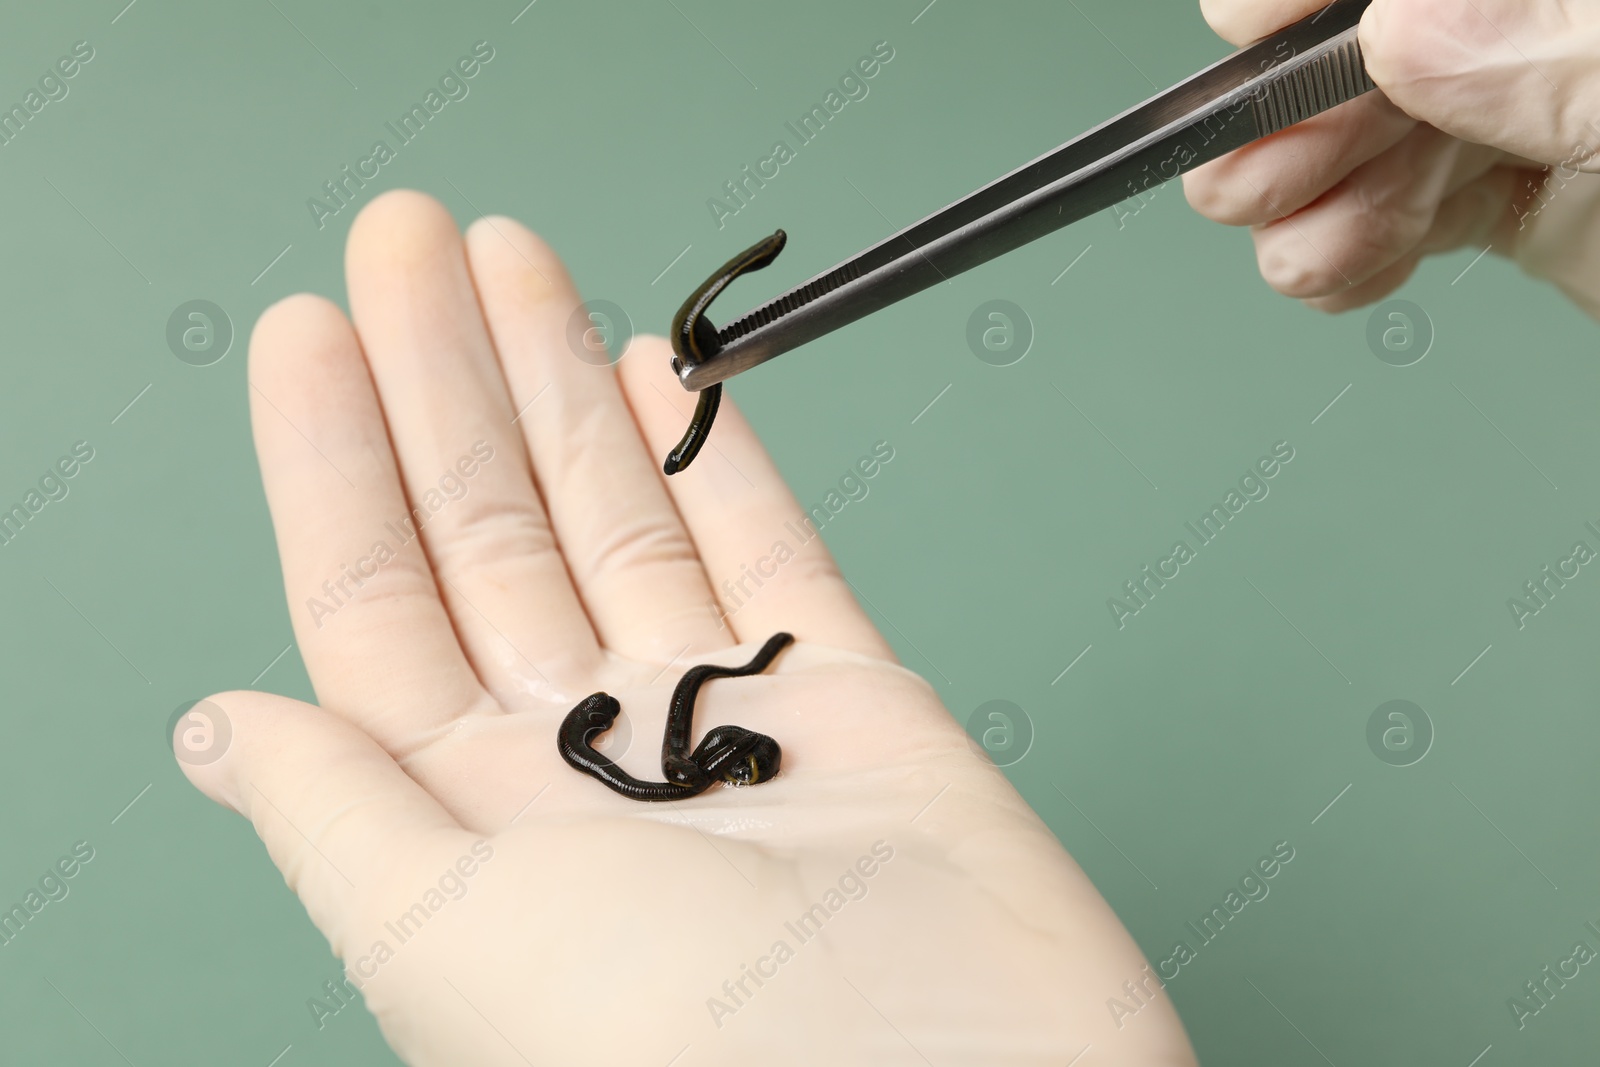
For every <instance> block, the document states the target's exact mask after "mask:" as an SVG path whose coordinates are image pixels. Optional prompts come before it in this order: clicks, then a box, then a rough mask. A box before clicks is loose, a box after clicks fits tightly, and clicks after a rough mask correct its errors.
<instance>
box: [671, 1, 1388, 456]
mask: <svg viewBox="0 0 1600 1067" xmlns="http://www.w3.org/2000/svg"><path fill="white" fill-rule="evenodd" d="M1370 2H1371V0H1333V2H1332V3H1330V4H1328V6H1327V7H1325V8H1323V9H1322V10H1321V11H1320V12H1318V13H1317V14H1315V15H1312V16H1309V17H1307V18H1305V19H1302V20H1301V21H1299V22H1297V23H1295V24H1294V25H1292V26H1290V27H1288V28H1287V29H1284V30H1282V31H1280V32H1279V33H1276V34H1274V35H1272V36H1270V37H1267V38H1265V39H1263V40H1261V41H1258V42H1257V43H1255V44H1253V45H1251V46H1249V47H1248V48H1244V49H1241V50H1240V51H1238V52H1235V53H1234V54H1233V55H1231V56H1229V57H1227V58H1226V59H1223V60H1221V61H1219V62H1217V63H1215V64H1213V65H1211V66H1210V67H1207V68H1206V69H1205V70H1202V71H1201V72H1200V73H1198V74H1196V75H1194V76H1193V77H1191V78H1189V79H1188V80H1186V81H1183V82H1181V83H1179V84H1178V85H1176V86H1174V87H1173V88H1171V89H1168V90H1167V91H1166V92H1164V93H1161V94H1160V95H1158V96H1155V97H1152V98H1151V99H1150V100H1147V101H1146V102H1144V103H1143V104H1140V105H1138V106H1137V107H1135V108H1132V109H1131V110H1129V111H1125V112H1123V113H1122V114H1121V115H1118V116H1117V117H1116V118H1113V119H1111V120H1110V121H1108V122H1106V123H1104V124H1102V125H1100V126H1098V127H1096V128H1095V129H1092V130H1090V131H1089V132H1088V133H1085V134H1083V135H1082V136H1080V137H1078V138H1076V139H1074V140H1072V141H1068V142H1067V143H1066V144H1064V145H1062V146H1061V147H1059V148H1057V149H1055V150H1054V151H1052V152H1049V153H1047V154H1046V155H1043V156H1040V157H1039V158H1038V159H1035V160H1034V161H1033V162H1031V163H1028V164H1026V165H1024V166H1022V167H1019V168H1017V169H1016V170H1014V171H1012V172H1011V173H1009V174H1006V175H1004V176H1003V177H1001V178H998V179H996V180H995V181H993V182H991V183H989V184H988V185H986V186H984V187H983V188H981V189H979V190H977V191H976V192H974V193H972V194H971V195H969V196H967V197H964V198H963V199H961V200H958V201H956V202H955V203H953V204H951V205H949V206H948V207H946V208H944V209H943V210H940V211H937V212H935V213H934V214H932V215H929V216H928V217H927V218H925V219H923V220H921V221H920V222H917V223H914V224H913V225H911V226H908V227H906V228H905V229H903V230H901V231H900V232H899V233H897V234H894V235H893V236H891V237H887V238H885V239H884V240H882V241H880V242H878V243H877V244H875V245H873V246H872V247H870V248H868V249H866V250H865V251H863V252H861V253H859V254H857V255H855V256H852V257H851V258H850V259H847V260H845V261H844V262H843V263H840V264H839V265H838V266H836V267H834V268H833V269H831V270H828V271H825V272H824V273H822V274H819V275H817V276H816V277H814V278H812V279H810V280H809V281H807V282H804V283H803V284H801V285H798V286H796V287H795V288H793V289H791V290H789V291H788V292H786V293H783V294H782V295H780V296H778V297H776V298H774V299H772V300H770V301H768V302H766V303H764V304H761V305H760V306H758V307H756V308H754V309H753V310H751V311H749V312H747V313H746V314H744V315H741V316H740V317H739V318H737V319H734V320H733V321H731V322H729V323H727V324H726V325H724V326H723V327H721V328H720V329H718V328H716V327H714V326H712V325H711V323H710V322H709V321H708V320H707V319H706V318H705V314H706V311H707V310H708V308H709V306H710V304H711V302H712V300H714V299H715V298H716V297H717V295H718V294H720V293H721V292H722V291H723V289H725V288H726V287H727V285H728V284H729V283H730V282H731V281H733V279H734V278H736V277H738V276H739V275H740V274H743V273H745V272H747V271H752V270H759V269H761V268H762V267H765V266H766V265H768V264H769V263H771V262H772V261H773V260H774V259H775V258H776V257H777V255H778V253H779V252H780V251H782V249H783V245H784V241H785V235H784V232H783V231H782V230H779V231H778V232H777V233H776V234H774V235H773V236H771V237H768V238H765V239H763V240H762V241H761V242H759V243H757V244H756V245H754V246H752V247H751V248H749V249H747V250H746V251H744V252H742V253H740V254H739V255H738V256H736V257H734V258H733V259H732V260H729V261H728V263H727V264H725V265H724V266H723V268H722V269H721V270H720V271H718V272H717V273H716V274H714V275H712V277H711V278H710V279H708V280H707V281H706V283H705V284H704V285H702V286H701V287H700V289H698V290H697V291H696V292H695V294H694V295H693V296H691V297H690V298H689V300H688V301H687V302H686V303H685V304H684V305H683V308H682V309H680V311H679V312H678V315H677V318H676V319H675V320H674V322H673V328H672V345H673V352H674V358H673V362H672V368H673V371H674V372H675V373H676V374H677V376H678V380H679V381H680V382H681V383H682V385H683V387H684V388H685V389H687V390H690V391H698V392H700V394H701V396H700V404H699V406H698V407H697V409H696V411H695V419H694V421H693V423H691V425H690V427H689V431H688V433H686V434H685V436H684V439H683V442H682V443H680V445H679V446H678V448H677V449H675V450H674V451H673V453H672V456H671V457H669V458H668V461H667V473H668V474H672V473H674V472H675V471H677V470H681V469H683V468H684V467H686V466H688V464H689V462H690V461H691V460H692V459H693V458H694V455H695V453H697V452H698V451H699V448H700V446H701V445H702V444H703V443H704V441H705V434H706V432H707V431H708V430H709V429H710V422H711V418H712V416H714V415H715V413H716V405H717V400H718V398H719V396H720V392H721V383H722V382H723V381H726V380H727V379H728V378H730V377H732V376H733V375H735V374H739V373H742V372H743V371H746V370H749V369H750V368H751V367H754V366H756V365H758V364H761V363H765V362H766V361H767V360H769V359H772V358H774V357H775V356H780V355H782V354H783V353H785V352H788V351H790V350H791V349H794V348H797V347H799V346H800V345H803V344H805V343H806V342H808V341H813V340H816V339H817V338H818V337H821V336H822V335H824V334H827V333H830V332H832V331H833V330H837V329H839V328H840V327H841V326H845V325H847V324H849V323H851V322H854V321H855V320H857V319H859V318H862V317H864V316H866V315H870V314H872V313H873V312H874V311H879V310H881V309H883V308H885V307H887V306H889V305H890V304H893V303H895V302H896V301H899V300H904V299H905V298H906V297H908V296H911V295H912V294H914V293H918V292H921V291H922V290H923V289H926V288H928V287H930V286H933V285H937V284H938V283H939V282H942V281H948V280H949V279H950V278H952V277H954V276H955V275H957V274H960V273H961V272H962V271H966V270H970V269H972V268H973V267H976V266H978V265H979V264H981V263H986V262H988V261H989V260H991V259H994V258H995V257H996V256H1000V255H1003V254H1005V253H1006V252H1009V251H1011V250H1012V249H1015V248H1018V247H1020V246H1022V245H1024V244H1027V243H1028V242H1030V241H1033V240H1036V239H1038V238H1040V237H1043V236H1044V235H1045V234H1048V233H1052V232H1054V231H1055V230H1058V229H1060V228H1062V227H1063V226H1067V225H1069V224H1071V223H1073V222H1077V221H1078V220H1080V219H1083V218H1087V217H1088V216H1090V215H1092V214H1094V213H1096V212H1098V211H1103V210H1105V209H1106V208H1109V207H1110V206H1112V205H1113V204H1117V203H1120V202H1121V201H1123V200H1126V199H1128V198H1130V197H1133V196H1136V195H1138V194H1141V193H1143V192H1145V191H1146V190H1148V189H1150V188H1153V187H1154V186H1156V185H1159V184H1161V183H1163V182H1166V181H1170V180H1171V179H1173V178H1176V177H1178V176H1179V175H1181V174H1183V173H1184V172H1186V171H1189V170H1192V169H1193V168H1195V167H1198V166H1200V165H1201V164H1202V163H1207V162H1210V161H1211V160H1213V159H1216V158H1218V157H1220V156H1223V155H1226V154H1227V153H1229V152H1231V151H1233V150H1234V149H1236V148H1241V147H1243V146H1244V145H1247V144H1249V143H1251V142H1253V141H1257V140H1260V139H1261V138H1263V137H1267V136H1269V135H1271V134H1274V133H1277V132H1278V131H1279V130H1282V129H1284V128H1286V127H1288V126H1292V125H1294V124H1295V123H1298V122H1302V121H1304V120H1305V119H1308V118H1311V117H1312V116H1313V115H1317V114H1320V113H1322V112H1324V111H1327V110H1328V109H1330V108H1333V107H1336V106H1337V105H1339V104H1342V103H1345V102H1346V101H1349V100H1353V99H1355V98H1356V97H1358V96H1360V95H1362V94H1363V93H1366V92H1368V91H1370V90H1372V89H1374V88H1376V86H1374V84H1373V82H1372V79H1371V78H1370V77H1368V75H1367V70H1366V65H1365V63H1364V62H1363V60H1362V56H1361V45H1360V43H1359V42H1358V41H1357V39H1356V33H1357V29H1358V27H1359V24H1360V21H1361V16H1362V14H1363V13H1364V12H1365V11H1366V9H1367V7H1368V5H1369V4H1370ZM708 394H709V395H708Z"/></svg>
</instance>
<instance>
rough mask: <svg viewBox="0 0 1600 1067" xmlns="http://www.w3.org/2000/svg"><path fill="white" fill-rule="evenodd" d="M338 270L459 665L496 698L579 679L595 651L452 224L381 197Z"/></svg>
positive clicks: (422, 203)
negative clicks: (465, 661)
mask: <svg viewBox="0 0 1600 1067" xmlns="http://www.w3.org/2000/svg"><path fill="white" fill-rule="evenodd" d="M345 267H346V274H347V277H348V284H349V291H350V307H351V312H352V315H353V317H354V319H355V323H356V328H357V330H358V331H359V332H360V335H361V343H362V347H363V348H364V350H365V352H366V357H367V362H368V364H369V365H370V366H371V368H372V377H373V381H374V383H375V384H376V386H377V391H378V395H379V397H380V399H381V401H382V404H383V412H384V417H385V419H386V420H387V422H388V424H389V434H390V438H391V440H392V441H393V446H394V452H395V456H396V459H397V460H398V462H399V469H400V476H401V480H402V481H403V483H404V485H405V489H406V494H407V496H408V497H409V498H410V500H411V502H412V504H413V506H414V507H419V508H420V509H421V513H420V515H419V520H418V525H419V527H420V538H421V541H422V543H423V546H424V547H425V548H426V550H427V553H428V555H429V557H430V559H431V561H432V563H433V566H434V569H435V572H436V574H437V576H438V578H439V585H440V591H441V595H442V597H443V599H444V602H445V604H446V605H447V606H448V607H449V609H450V615H451V618H452V619H453V620H454V622H455V628H456V631H457V633H458V634H459V635H460V638H461V643H462V646H463V648H464V649H465V651H466V653H467V656H468V658H469V659H470V660H471V661H472V663H473V665H474V667H475V668H476V669H477V671H478V674H479V676H480V677H482V678H483V679H484V680H485V682H486V683H488V684H489V685H490V686H491V688H494V689H495V690H496V691H497V692H501V693H502V694H503V693H505V692H507V691H508V690H511V691H516V690H522V689H525V688H526V686H528V685H530V684H531V685H537V684H538V683H540V682H544V683H547V684H549V685H551V686H553V687H555V688H558V689H559V688H562V687H563V681H568V682H570V680H572V679H574V678H575V677H576V676H586V675H587V674H588V673H589V671H590V670H591V669H592V668H593V666H594V665H595V663H596V662H597V661H598V659H599V648H598V645H597V642H596V640H595V636H594V631H593V629H592V628H591V626H590V625H589V620H588V618H587V616H586V615H585V613H584V610H583V605H582V604H581V603H580V602H579V600H578V596H577V593H576V592H575V591H574V589H573V588H572V582H571V580H570V579H569V577H568V575H567V570H566V564H565V562H564V561H563V560H562V558H561V553H560V551H559V550H558V548H557V545H556V540H555V537H554V535H553V534H552V531H551V528H550V522H549V519H548V517H547V516H546V513H545V509H544V506H543V504H542V503H541V501H540V499H539V495H538V492H537V491H536V490H535V488H534V483H533V476H532V473H531V472H530V470H529V466H528V462H527V457H526V454H525V451H524V448H523V444H522V440H521V437H520V434H519V432H518V429H517V427H516V426H515V425H513V423H512V420H513V419H514V418H516V416H517V411H516V408H515V407H513V405H512V402H511V397H510V395H509V394H508V392H507V389H506V384H505V380H504V378H503V376H502V373H501V369H500V364H499V362H498V360H497V359H496V356H495V352H494V349H493V346H492V343H491V341H490V338H489V334H488V331H487V329H486V327H485V325H484V322H483V316H482V314H481V312H480V311H479V306H478V297H477V293H476V291H475V290H474V289H473V285H472V279H471V277H470V275H469V273H468V269H467V262H466V255H465V251H464V249H463V246H462V240H461V235H460V233H459V231H458V230H457V228H456V224H455V221H454V220H453V219H452V218H451V217H450V214H449V213H448V212H447V211H445V209H444V208H443V207H442V206H441V205H440V204H439V203H438V202H437V201H435V200H433V199H431V198H429V197H426V196H423V195H422V194H420V193H414V192H410V191H407V190H401V191H396V192H390V193H386V194H385V195H383V196H381V197H379V198H378V199H376V200H374V201H373V202H372V203H371V204H369V205H368V206H367V207H366V208H365V209H364V210H363V211H362V212H361V215H360V217H358V218H357V219H356V221H355V224H354V225H353V226H352V227H351V231H350V238H349V245H348V247H347V249H346V255H345ZM541 284H542V285H544V286H546V287H550V288H552V289H554V288H556V287H557V286H559V285H560V284H562V283H561V282H556V281H545V282H542V283H541ZM555 298H556V299H559V298H560V297H555Z"/></svg>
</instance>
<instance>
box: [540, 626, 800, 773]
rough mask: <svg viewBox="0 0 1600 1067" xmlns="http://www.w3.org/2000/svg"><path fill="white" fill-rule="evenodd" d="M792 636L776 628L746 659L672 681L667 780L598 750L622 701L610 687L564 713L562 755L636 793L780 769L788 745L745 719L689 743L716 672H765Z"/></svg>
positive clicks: (664, 744)
mask: <svg viewBox="0 0 1600 1067" xmlns="http://www.w3.org/2000/svg"><path fill="white" fill-rule="evenodd" d="M793 641H794V636H793V635H792V634H786V633H780V634H774V635H773V636H772V637H771V638H769V639H768V640H767V643H766V644H764V645H762V646H761V651H759V652H757V653H756V654H755V656H754V658H752V659H751V660H750V662H749V663H746V664H745V665H744V666H742V667H719V666H717V665H715V664H712V663H703V664H701V665H700V666H698V667H691V668H689V670H688V671H686V672H685V673H684V676H683V677H682V678H681V679H679V681H678V684H677V685H676V686H674V687H673V690H672V701H671V703H670V704H669V705H668V707H667V728H666V731H665V733H664V735H663V737H662V739H661V774H662V776H663V777H664V778H666V781H664V782H646V781H644V780H642V779H639V778H635V777H633V775H631V774H629V773H628V772H627V771H625V770H623V769H622V768H621V767H619V766H617V765H616V763H614V762H613V761H612V760H610V759H608V758H606V757H605V756H603V755H601V754H600V753H599V752H597V751H595V748H594V740H595V738H597V737H599V736H600V735H601V734H603V733H605V732H606V731H607V730H609V729H611V725H612V724H613V723H614V722H616V721H617V716H618V715H619V714H620V713H621V712H622V704H621V703H620V702H619V701H618V700H617V698H616V697H614V696H611V695H610V694H609V693H595V694H593V695H592V696H589V697H585V698H584V699H583V700H582V701H580V702H579V704H578V706H577V707H575V708H573V709H572V710H571V711H570V712H568V713H567V717H566V718H565V719H563V720H562V722H561V729H560V730H559V731H558V732H557V734H556V748H557V749H558V750H559V751H560V753H561V758H562V759H564V760H566V761H567V763H568V764H569V765H570V766H572V767H574V768H575V769H577V770H579V771H582V772H583V773H584V774H587V775H589V776H590V777H591V778H594V779H596V780H598V781H600V782H602V783H604V784H605V785H606V786H608V787H610V788H611V789H612V790H614V791H615V792H617V793H621V794H622V795H623V796H625V797H628V798H629V799H631V800H644V801H652V800H685V799H687V798H689V797H693V796H698V795H700V794H701V793H704V792H705V791H706V790H707V789H710V788H711V787H712V786H713V785H716V784H717V783H718V782H727V783H728V784H730V785H736V786H738V785H755V784H756V783H758V782H764V781H766V780H767V779H769V778H771V777H773V776H774V775H776V774H777V773H778V770H779V768H780V766H781V765H782V761H783V750H782V749H781V748H779V747H778V742H776V741H774V740H773V739H772V738H770V737H768V736H767V735H766V734H758V733H756V732H755V731H754V730H746V729H745V728H744V727H742V726H718V727H716V728H715V729H713V730H712V731H710V732H709V733H707V734H706V736H705V738H704V740H702V741H701V742H700V744H699V745H698V746H696V747H695V749H694V751H693V752H691V751H689V738H690V737H691V736H692V734H693V731H694V702H695V699H696V698H697V697H698V696H699V694H700V687H701V686H702V685H704V684H705V683H706V682H708V681H710V680H711V679H713V678H743V677H746V676H748V675H752V674H760V673H761V672H762V671H764V670H766V669H767V668H768V667H769V666H771V664H772V661H773V660H775V659H777V658H778V653H779V652H782V651H783V650H784V649H785V648H786V647H788V646H789V645H790V644H791V643H793Z"/></svg>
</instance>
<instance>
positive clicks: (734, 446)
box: [619, 337, 894, 660]
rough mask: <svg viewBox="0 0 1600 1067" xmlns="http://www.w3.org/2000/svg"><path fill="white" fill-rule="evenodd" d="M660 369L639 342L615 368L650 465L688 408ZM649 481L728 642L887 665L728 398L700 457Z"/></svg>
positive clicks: (657, 346)
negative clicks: (662, 489) (826, 648)
mask: <svg viewBox="0 0 1600 1067" xmlns="http://www.w3.org/2000/svg"><path fill="white" fill-rule="evenodd" d="M669 359H670V349H669V347H668V344H667V342H666V341H665V340H664V339H663V338H659V337H641V338H639V339H638V340H636V341H635V342H634V344H633V347H632V348H630V349H629V351H628V354H627V356H626V357H625V358H624V359H623V360H622V362H621V363H620V364H619V366H620V368H621V372H622V385H623V392H624V393H625V394H626V396H627V399H628V405H629V406H630V407H631V408H632V409H633V414H634V418H636V419H637V420H638V423H639V426H640V428H641V429H642V430H643V431H644V439H645V442H646V445H647V447H648V448H649V450H650V454H651V455H652V456H664V455H666V453H667V450H668V449H670V448H671V447H672V445H673V444H674V443H676V441H677V440H678V437H679V436H680V435H681V434H682V433H683V428H684V426H685V425H686V424H687V421H688V418H689V414H690V411H691V410H692V409H693V408H694V397H693V396H692V395H691V394H689V393H687V392H685V391H684V389H683V387H682V386H681V385H679V384H678V381H677V379H676V378H675V377H673V375H672V372H671V369H670V368H669V366H668V361H669ZM891 454H892V453H891ZM658 477H661V478H663V479H664V480H665V482H666V486H667V490H668V491H669V492H670V493H671V495H672V499H673V500H674V501H675V502H676V504H677V507H678V511H679V513H680V514H682V516H683V520H684V523H685V525H686V526H687V527H688V529H689V535H690V536H691V537H692V538H693V539H694V544H695V547H696V548H697V549H698V551H699V553H700V558H701V559H702V560H704V561H705V569H706V573H707V574H709V575H710V577H711V583H712V586H713V588H714V589H715V590H716V594H717V598H718V604H719V610H720V611H721V612H722V613H724V621H725V622H726V624H727V625H729V626H730V627H731V628H732V630H733V633H734V637H735V638H736V640H738V641H740V642H743V641H763V640H765V639H766V638H768V637H770V636H771V635H772V634H774V633H777V632H779V631H783V630H786V631H788V632H790V633H793V634H794V635H795V636H796V637H797V638H799V639H800V640H802V641H815V642H818V643H821V644H825V645H831V646H834V647H836V648H845V649H850V650H853V651H856V652H860V653H862V654H865V655H870V656H877V657H880V658H883V659H889V660H892V659H893V658H894V657H893V653H892V652H891V651H890V650H889V646H888V644H887V643H886V642H885V641H884V640H883V637H882V636H881V635H880V634H879V633H878V631H877V628H876V627H874V626H873V625H872V622H871V621H870V620H869V619H868V618H867V616H866V613H865V612H863V611H862V609H861V607H860V605H859V604H858V603H857V602H856V599H855V595H854V593H853V592H852V591H851V588H850V586H849V584H848V583H847V582H846V581H845V580H844V578H843V577H842V576H841V575H840V574H839V569H838V567H837V565H836V564H835V563H834V561H833V556H832V555H831V554H830V553H829V552H828V549H827V546H825V545H824V544H823V542H822V537H821V535H820V534H819V533H818V531H817V527H816V524H815V523H814V522H813V520H812V518H811V517H810V516H809V515H807V514H806V512H805V511H804V509H802V508H801V506H800V504H799V502H798V501H796V500H795V498H794V495H793V494H792V493H790V492H789V488H788V486H786V485H785V484H784V481H783V477H782V475H780V474H779V473H778V470H777V468H776V467H774V466H773V463H772V459H771V457H769V456H768V455H767V452H766V449H764V448H763V447H762V446H761V442H760V441H759V440H758V439H757V438H756V435H755V431H754V430H752V429H751V428H750V424H749V423H748V422H747V421H745V418H744V416H743V415H742V414H741V413H740V412H739V410H738V408H737V406H735V405H734V404H733V402H732V401H731V400H730V399H729V398H727V397H724V398H723V401H722V408H721V410H720V412H719V413H718V415H717V422H716V428H715V429H714V430H713V431H712V434H711V440H710V442H709V444H708V447H707V448H706V450H705V451H704V452H703V453H701V455H700V458H699V459H697V460H696V461H695V463H694V465H693V466H691V467H690V468H689V469H688V470H686V471H683V472H682V473H679V474H675V475H673V476H672V477H670V478H667V477H666V476H665V475H660V474H659V473H658Z"/></svg>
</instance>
